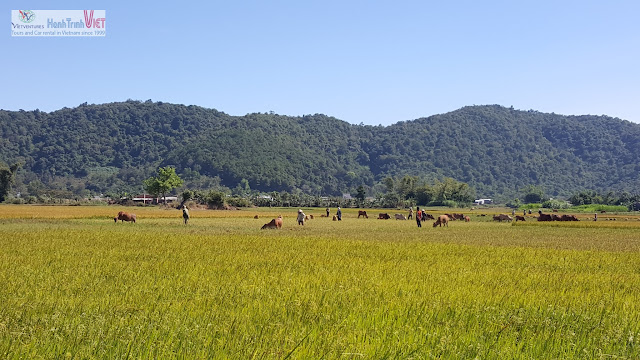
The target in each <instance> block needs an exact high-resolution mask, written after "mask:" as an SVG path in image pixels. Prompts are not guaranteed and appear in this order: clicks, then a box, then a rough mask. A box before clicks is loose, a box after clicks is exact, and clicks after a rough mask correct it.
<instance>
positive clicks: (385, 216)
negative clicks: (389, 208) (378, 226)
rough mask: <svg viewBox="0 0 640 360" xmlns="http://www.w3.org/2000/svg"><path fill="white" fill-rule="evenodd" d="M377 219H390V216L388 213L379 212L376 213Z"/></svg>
mask: <svg viewBox="0 0 640 360" xmlns="http://www.w3.org/2000/svg"><path fill="white" fill-rule="evenodd" d="M378 219H380V220H387V219H391V216H389V214H387V213H380V214H378Z"/></svg>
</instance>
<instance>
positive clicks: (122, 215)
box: [113, 211, 136, 223]
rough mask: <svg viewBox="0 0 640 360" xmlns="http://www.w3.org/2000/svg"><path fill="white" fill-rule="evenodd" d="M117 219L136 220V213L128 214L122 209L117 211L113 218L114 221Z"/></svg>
mask: <svg viewBox="0 0 640 360" xmlns="http://www.w3.org/2000/svg"><path fill="white" fill-rule="evenodd" d="M118 220H122V222H125V221H131V222H134V223H135V222H136V214H129V213H127V212H124V211H120V212H119V213H118V216H116V217H114V218H113V221H114V222H118Z"/></svg>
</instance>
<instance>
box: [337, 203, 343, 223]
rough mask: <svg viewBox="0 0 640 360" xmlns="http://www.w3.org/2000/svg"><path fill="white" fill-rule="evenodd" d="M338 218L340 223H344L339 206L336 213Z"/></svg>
mask: <svg viewBox="0 0 640 360" xmlns="http://www.w3.org/2000/svg"><path fill="white" fill-rule="evenodd" d="M336 215H337V216H338V221H342V210H340V206H338V211H337V212H336Z"/></svg>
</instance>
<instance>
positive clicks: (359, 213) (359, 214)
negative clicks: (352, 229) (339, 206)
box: [358, 210, 369, 219]
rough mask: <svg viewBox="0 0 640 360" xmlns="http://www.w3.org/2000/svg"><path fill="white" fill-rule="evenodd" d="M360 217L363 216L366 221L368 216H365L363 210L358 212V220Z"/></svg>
mask: <svg viewBox="0 0 640 360" xmlns="http://www.w3.org/2000/svg"><path fill="white" fill-rule="evenodd" d="M360 216H364V217H366V218H367V219H368V218H369V216H368V215H367V212H366V211H364V210H358V219H360Z"/></svg>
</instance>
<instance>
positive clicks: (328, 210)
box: [327, 208, 329, 217]
mask: <svg viewBox="0 0 640 360" xmlns="http://www.w3.org/2000/svg"><path fill="white" fill-rule="evenodd" d="M327 217H329V208H327Z"/></svg>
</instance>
